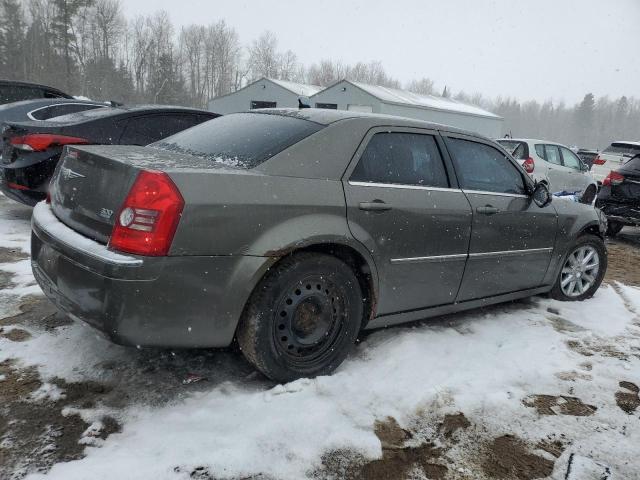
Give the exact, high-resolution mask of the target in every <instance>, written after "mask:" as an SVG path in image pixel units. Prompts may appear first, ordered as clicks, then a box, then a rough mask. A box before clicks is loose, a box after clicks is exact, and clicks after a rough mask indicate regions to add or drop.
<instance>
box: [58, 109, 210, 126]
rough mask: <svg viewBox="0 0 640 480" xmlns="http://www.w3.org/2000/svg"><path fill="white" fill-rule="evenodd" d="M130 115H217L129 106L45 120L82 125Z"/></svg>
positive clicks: (197, 110)
mask: <svg viewBox="0 0 640 480" xmlns="http://www.w3.org/2000/svg"><path fill="white" fill-rule="evenodd" d="M132 113H197V114H201V115H211V116H212V118H214V116H216V115H217V114H215V113H213V112H208V111H206V110H200V109H197V108H189V107H179V106H173V105H131V106H125V105H121V106H117V107H108V108H99V109H94V110H84V111H82V112H77V113H71V114H69V115H62V116H59V117H54V118H52V119H49V120H46V121H47V122H53V123H68V124H75V123H82V122H85V121H89V120H95V119H99V118H107V117H115V116H126V115H129V114H132Z"/></svg>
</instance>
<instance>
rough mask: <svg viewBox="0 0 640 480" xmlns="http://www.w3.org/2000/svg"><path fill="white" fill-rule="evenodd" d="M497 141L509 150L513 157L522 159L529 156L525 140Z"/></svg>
mask: <svg viewBox="0 0 640 480" xmlns="http://www.w3.org/2000/svg"><path fill="white" fill-rule="evenodd" d="M498 143H499V144H500V145H502V147H503V148H504V149H505V150H506V151H507V152H509V153H510V154H511V155H512V156H513V158H515V159H518V160H522V159H524V158H528V157H529V147H528V146H527V144H526V143H525V142H519V141H517V140H498Z"/></svg>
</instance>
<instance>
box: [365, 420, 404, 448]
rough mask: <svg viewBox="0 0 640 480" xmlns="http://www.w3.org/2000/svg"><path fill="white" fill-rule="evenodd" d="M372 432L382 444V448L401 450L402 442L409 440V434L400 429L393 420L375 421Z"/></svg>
mask: <svg viewBox="0 0 640 480" xmlns="http://www.w3.org/2000/svg"><path fill="white" fill-rule="evenodd" d="M373 430H374V432H375V434H376V436H377V437H378V440H380V443H381V444H382V448H383V449H384V448H402V446H403V445H404V442H406V441H407V440H409V439H410V438H411V434H410V433H409V432H408V431H407V430H405V429H403V428H402V427H400V425H398V422H397V421H396V419H395V418H392V417H387V419H386V420H384V421H380V420H376V423H375V424H374V426H373Z"/></svg>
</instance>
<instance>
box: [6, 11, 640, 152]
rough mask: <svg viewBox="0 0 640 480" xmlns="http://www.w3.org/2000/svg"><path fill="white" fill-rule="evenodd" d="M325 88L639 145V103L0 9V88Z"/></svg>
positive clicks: (147, 25) (157, 21) (560, 137)
mask: <svg viewBox="0 0 640 480" xmlns="http://www.w3.org/2000/svg"><path fill="white" fill-rule="evenodd" d="M263 76H266V77H272V78H279V79H282V80H290V81H296V82H302V83H311V84H315V85H321V86H325V85H328V84H330V83H332V82H334V81H336V80H339V79H342V78H347V79H350V80H353V81H359V82H364V83H370V84H375V85H383V86H387V87H394V88H405V89H408V90H412V91H414V92H417V93H425V94H433V95H442V96H447V97H453V98H455V99H458V100H461V101H465V102H470V103H474V104H477V105H480V106H482V107H484V108H487V109H489V110H491V111H493V112H495V113H497V114H499V115H501V116H503V117H504V118H505V128H506V131H507V132H509V133H511V134H512V135H513V136H527V137H540V138H545V139H550V140H556V141H560V142H563V143H567V144H570V145H579V146H583V147H590V148H602V147H604V146H606V145H607V144H608V143H610V142H611V141H612V140H616V139H625V140H640V100H638V99H635V98H632V97H621V98H616V99H610V98H608V97H600V98H597V99H596V98H595V97H594V96H593V95H592V94H590V93H588V94H586V95H585V97H584V100H583V101H582V102H581V103H579V104H577V105H565V104H564V103H553V102H551V101H548V102H544V103H538V102H536V101H528V102H521V101H518V100H515V99H511V98H501V97H499V98H496V99H488V98H484V97H483V96H482V95H481V94H474V95H467V94H465V93H464V92H458V93H453V92H450V91H448V90H447V88H446V87H445V88H444V89H443V90H442V91H440V89H438V92H436V90H435V87H434V83H433V81H431V80H430V79H429V78H426V77H425V78H422V79H416V80H414V81H411V82H409V83H407V84H404V85H403V84H401V83H400V82H399V81H398V80H396V79H394V78H393V77H391V76H390V75H388V74H387V72H386V71H385V69H384V68H383V66H382V64H381V63H380V62H375V61H374V62H368V63H365V62H358V63H356V64H354V65H346V64H343V63H341V62H335V61H332V60H323V61H321V62H319V63H317V64H312V65H309V66H305V65H304V64H303V63H302V62H301V61H300V60H299V59H298V57H297V56H296V54H295V53H294V52H293V51H291V50H287V51H281V50H279V49H278V40H277V37H276V36H275V34H273V33H272V32H268V31H266V32H263V33H262V34H260V36H258V37H257V38H256V39H255V40H253V41H252V42H251V43H250V44H249V45H242V44H241V43H240V40H239V37H238V33H237V31H236V30H235V28H234V27H233V26H231V25H228V24H227V23H226V22H225V21H224V20H219V21H217V22H214V23H211V24H209V25H196V24H193V25H189V26H185V27H182V28H181V29H179V30H176V29H175V27H174V26H173V24H172V23H171V20H170V19H169V16H168V14H167V13H166V12H164V11H159V12H155V13H153V14H150V15H143V16H138V17H135V18H132V19H126V18H125V17H124V14H123V7H122V3H121V2H120V1H119V0H22V1H21V0H0V78H5V79H17V80H27V81H32V82H39V83H44V84H48V85H52V86H55V87H58V88H60V89H62V90H65V91H67V92H69V93H72V94H74V95H83V96H86V97H89V98H92V99H96V100H117V101H122V102H125V103H134V102H135V103H165V104H182V105H191V106H198V107H205V106H206V103H207V101H208V100H209V99H210V98H213V97H215V96H218V95H224V94H227V93H230V92H233V91H236V90H237V89H239V88H241V87H242V86H244V85H246V84H247V83H248V82H251V81H253V80H256V79H258V78H260V77H263Z"/></svg>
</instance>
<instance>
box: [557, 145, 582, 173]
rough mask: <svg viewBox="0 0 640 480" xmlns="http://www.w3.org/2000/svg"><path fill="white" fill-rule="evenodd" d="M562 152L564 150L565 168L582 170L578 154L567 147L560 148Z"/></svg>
mask: <svg viewBox="0 0 640 480" xmlns="http://www.w3.org/2000/svg"><path fill="white" fill-rule="evenodd" d="M560 150H562V160H563V161H564V166H565V167H569V168H574V169H576V170H580V160H579V159H578V157H577V156H576V154H575V153H573V152H572V151H571V150H569V149H568V148H565V147H560Z"/></svg>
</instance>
